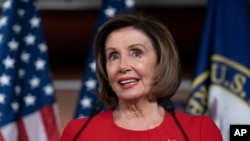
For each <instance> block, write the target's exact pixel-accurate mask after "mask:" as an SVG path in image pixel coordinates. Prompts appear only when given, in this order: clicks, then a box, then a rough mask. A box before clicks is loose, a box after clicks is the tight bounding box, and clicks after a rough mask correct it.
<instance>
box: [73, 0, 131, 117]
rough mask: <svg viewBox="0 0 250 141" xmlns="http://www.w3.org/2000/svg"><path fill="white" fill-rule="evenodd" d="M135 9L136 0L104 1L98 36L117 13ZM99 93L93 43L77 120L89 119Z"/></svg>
mask: <svg viewBox="0 0 250 141" xmlns="http://www.w3.org/2000/svg"><path fill="white" fill-rule="evenodd" d="M133 8H134V0H102V5H101V7H100V12H99V18H98V22H97V25H96V30H95V33H94V35H95V34H96V32H97V30H98V28H99V27H100V26H101V25H102V24H103V23H104V22H106V21H107V20H108V19H110V18H111V17H113V16H114V15H116V14H117V13H120V12H123V11H125V10H130V9H133ZM97 93H98V82H97V78H96V74H95V60H94V51H93V43H92V45H91V48H90V52H89V56H88V59H87V65H86V67H85V72H84V75H83V80H82V88H81V93H80V96H79V99H78V103H77V108H76V113H75V118H79V117H87V116H89V115H90V114H91V112H92V105H93V104H95V102H96V100H97V97H96V96H95V94H97Z"/></svg>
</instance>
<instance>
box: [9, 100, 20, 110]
mask: <svg viewBox="0 0 250 141" xmlns="http://www.w3.org/2000/svg"><path fill="white" fill-rule="evenodd" d="M11 108H12V110H13V111H14V112H17V111H18V110H19V103H18V102H16V101H14V102H12V103H11Z"/></svg>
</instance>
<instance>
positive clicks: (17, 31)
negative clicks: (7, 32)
mask: <svg viewBox="0 0 250 141" xmlns="http://www.w3.org/2000/svg"><path fill="white" fill-rule="evenodd" d="M12 29H13V31H14V32H15V33H16V34H19V33H20V32H21V30H22V27H21V26H20V25H19V24H15V25H13V27H12Z"/></svg>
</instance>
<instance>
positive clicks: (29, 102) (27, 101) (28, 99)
mask: <svg viewBox="0 0 250 141" xmlns="http://www.w3.org/2000/svg"><path fill="white" fill-rule="evenodd" d="M35 101H36V97H35V96H33V95H31V94H28V95H27V96H25V97H24V102H25V105H26V106H33V105H34V104H35Z"/></svg>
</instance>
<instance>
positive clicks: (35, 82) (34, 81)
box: [30, 76, 40, 89]
mask: <svg viewBox="0 0 250 141" xmlns="http://www.w3.org/2000/svg"><path fill="white" fill-rule="evenodd" d="M39 84H40V79H39V78H38V77H36V76H33V78H32V79H31V80H30V86H31V88H32V89H34V88H37V87H38V86H39Z"/></svg>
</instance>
